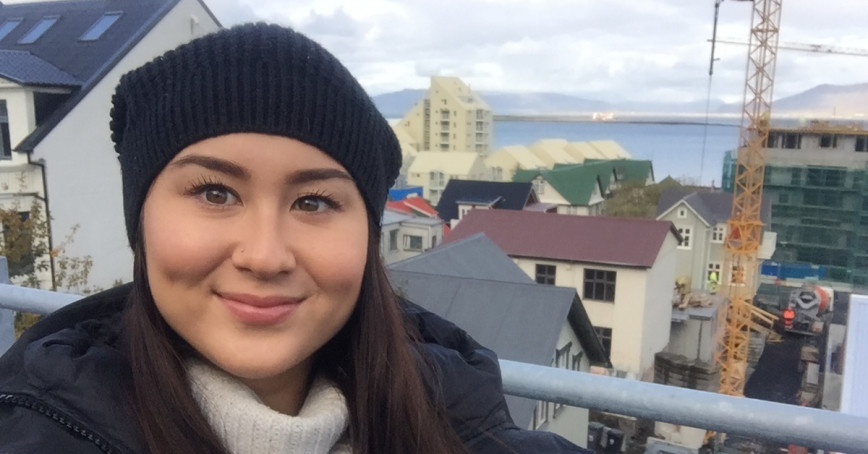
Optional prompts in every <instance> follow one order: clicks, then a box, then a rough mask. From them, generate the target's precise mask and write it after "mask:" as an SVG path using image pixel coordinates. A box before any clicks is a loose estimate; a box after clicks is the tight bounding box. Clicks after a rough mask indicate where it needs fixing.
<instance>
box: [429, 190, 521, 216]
mask: <svg viewBox="0 0 868 454" xmlns="http://www.w3.org/2000/svg"><path fill="white" fill-rule="evenodd" d="M531 187H532V185H531V183H512V182H508V183H504V182H497V181H473V180H449V183H447V184H446V188H445V189H444V190H443V194H442V195H441V196H440V201H439V202H438V203H437V213H438V214H440V218H441V219H443V220H445V221H446V222H449V221H451V220H453V219H458V202H459V201H472V200H479V201H484V202H482V203H490V202H491V201H496V202H497V203H496V204H495V205H494V207H493V208H498V209H501V210H521V209H522V208H524V206H525V205H526V204H527V202H528V198H530V196H531V194H532V189H531ZM498 199H499V200H498Z"/></svg>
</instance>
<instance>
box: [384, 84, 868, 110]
mask: <svg viewBox="0 0 868 454" xmlns="http://www.w3.org/2000/svg"><path fill="white" fill-rule="evenodd" d="M426 91H427V90H424V89H405V90H400V91H396V92H391V93H384V94H381V95H377V96H374V97H373V100H374V103H375V104H376V105H377V107H378V108H379V109H380V112H382V113H383V115H385V116H386V117H388V118H397V117H402V116H403V115H404V114H405V113H406V112H407V111H408V110H410V108H411V107H413V104H415V103H416V102H417V101H419V100H420V99H422V98H423V97H424V96H425V93H426ZM479 95H480V96H481V97H482V98H483V99H484V100H485V101H486V102H487V103H488V105H489V106H491V108H492V109H493V110H494V113H495V114H496V115H587V114H591V113H593V112H613V113H622V114H630V113H635V114H668V115H671V114H704V113H705V108H706V102H705V101H696V102H607V101H601V100H596V99H588V98H582V97H577V96H572V95H566V94H561V93H504V92H485V91H482V92H479ZM773 111H774V112H775V113H776V114H778V115H783V116H813V117H861V116H862V115H864V114H865V113H866V111H868V83H866V84H857V85H820V86H817V87H814V88H811V89H810V90H807V91H804V92H802V93H798V94H796V95H793V96H788V97H785V98H781V99H779V100H775V101H774V104H773ZM710 112H711V113H712V114H724V115H725V114H733V115H738V114H740V113H741V104H740V103H733V104H726V103H723V102H721V101H719V100H711V103H710Z"/></svg>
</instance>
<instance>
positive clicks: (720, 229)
mask: <svg viewBox="0 0 868 454" xmlns="http://www.w3.org/2000/svg"><path fill="white" fill-rule="evenodd" d="M725 236H726V226H725V225H718V226H715V227H714V230H713V231H712V232H711V242H712V243H723V239H724V237H725Z"/></svg>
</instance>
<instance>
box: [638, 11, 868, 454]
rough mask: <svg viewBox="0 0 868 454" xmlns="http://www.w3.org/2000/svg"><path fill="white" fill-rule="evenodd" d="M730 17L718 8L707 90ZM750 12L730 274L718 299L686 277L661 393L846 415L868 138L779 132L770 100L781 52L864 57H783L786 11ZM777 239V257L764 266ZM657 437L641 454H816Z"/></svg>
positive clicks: (689, 431) (860, 285) (727, 181)
mask: <svg viewBox="0 0 868 454" xmlns="http://www.w3.org/2000/svg"><path fill="white" fill-rule="evenodd" d="M735 1H739V0H735ZM722 3H723V0H716V1H715V24H714V35H713V38H712V40H711V42H712V56H711V64H710V68H709V86H710V84H711V77H712V76H713V74H714V62H715V54H714V53H715V50H714V49H715V46H716V45H717V44H718V41H717V36H716V35H717V20H718V15H719V10H720V7H721V4H722ZM750 3H751V4H752V18H751V32H750V39H749V41H748V42H744V43H740V44H747V45H748V55H747V67H748V68H747V73H746V78H745V98H744V104H743V120H742V127H741V135H740V140H739V143H738V148H737V150H734V151H732V152H729V153H728V154H727V156H726V157H725V159H724V162H723V169H722V170H723V171H722V176H723V178H722V180H721V184H722V189H723V190H724V191H725V192H728V193H730V194H732V210H731V213H730V216H729V219H728V221H726V230H725V232H726V233H725V237H724V238H723V243H724V249H725V253H724V260H723V263H722V266H720V267H718V268H712V267H711V266H710V265H709V266H708V270H707V272H708V275H709V276H713V279H712V278H710V279H709V280H713V281H714V282H713V284H714V285H708V286H706V285H705V283H701V284H699V285H697V283H695V282H694V283H693V285H691V283H690V277H686V280H685V281H683V282H678V283H677V284H676V294H675V297H674V299H673V319H672V330H671V337H670V344H669V347H668V348H667V350H666V351H664V352H661V353H658V354H657V355H656V358H655V369H654V381H655V382H656V383H660V384H665V385H670V386H679V387H685V388H691V389H698V390H704V391H711V392H719V393H723V394H727V395H732V396H742V397H748V398H752V399H759V400H765V401H771V402H778V403H783V404H789V405H794V406H803V407H813V408H821V409H824V410H829V411H841V410H842V408H841V406H842V405H841V404H842V391H841V382H842V378H841V377H842V375H841V374H842V369H843V358H844V352H843V345H844V343H845V338H846V330H847V320H848V310H849V302H850V296H851V294H852V293H853V292H857V293H864V290H865V288H866V285H868V267H866V265H868V243H866V242H868V228H866V227H868V199H866V191H868V176H866V170H868V130H866V129H865V126H864V125H863V124H861V123H843V122H840V121H834V120H832V121H827V120H806V121H793V120H780V121H779V120H776V119H775V117H774V115H773V108H772V99H773V93H774V82H775V69H776V65H777V59H778V51H779V49H790V50H797V51H809V52H824V53H842V54H855V55H863V56H864V55H868V53H864V52H855V51H853V50H840V49H835V48H832V47H827V46H817V45H808V44H806V45H798V44H788V45H786V46H784V45H779V42H778V36H779V32H780V27H781V8H782V4H783V3H786V2H785V0H753V1H751V2H750ZM721 42H724V41H723V40H721ZM767 205H770V206H771V214H770V220H769V219H768V217H764V215H766V214H767V211H766V210H765V209H764V207H766V206H767ZM769 233H771V234H772V237H771V238H772V239H773V241H772V243H775V241H774V239H775V236H776V245H775V247H774V252H773V255H772V256H771V258H770V260H769V259H768V258H767V257H764V258H763V259H765V260H763V259H761V258H760V257H759V255H760V250H761V243H763V242H764V240H765V242H768V240H767V238H769V237H768V234H769ZM718 284H719V288H718ZM697 289H701V290H697ZM640 425H641V424H640ZM652 430H653V434H654V436H652V437H648V438H647V441H646V442H645V444H644V446H642V447H638V446H637V447H636V448H635V449H634V451H635V452H645V453H670V454H674V453H684V454H687V453H772V452H775V453H778V452H789V453H791V454H796V453H808V452H815V451H812V450H809V449H808V448H805V447H802V446H798V445H796V444H786V443H772V442H768V441H767V440H763V439H760V438H746V437H738V436H727V435H726V434H723V433H716V432H713V431H706V430H703V429H699V428H690V427H685V426H677V425H672V424H661V423H656V424H655V425H654V427H653V429H652V428H650V427H646V428H645V432H647V433H651V431H652ZM639 435H641V431H640V430H635V431H633V433H632V434H631V436H634V437H635V436H639Z"/></svg>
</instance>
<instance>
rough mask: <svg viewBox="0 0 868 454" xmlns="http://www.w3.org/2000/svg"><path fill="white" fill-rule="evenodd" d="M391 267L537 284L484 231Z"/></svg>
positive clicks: (445, 274) (401, 269) (444, 274)
mask: <svg viewBox="0 0 868 454" xmlns="http://www.w3.org/2000/svg"><path fill="white" fill-rule="evenodd" d="M389 269H392V270H399V271H415V272H420V273H430V274H439V275H442V276H454V277H468V278H473V279H484V280H489V281H499V282H512V283H520V284H533V283H535V282H534V280H533V279H531V278H530V276H528V275H527V274H525V273H524V271H522V270H521V268H519V267H518V266H516V264H515V263H513V261H512V259H511V258H509V256H508V255H506V253H504V252H503V251H502V250H501V249H500V248H499V247H497V245H496V244H494V241H491V240H490V239H489V238H488V237H487V236H485V234H484V233H479V234H476V235H473V236H471V237H468V238H465V239H463V240H461V241H456V242H454V243H449V244H445V245H442V246H438V247H435V248H434V249H432V250H430V251H428V252H426V253H425V254H420V255H417V256H415V257H411V258H409V259H407V260H402V261H400V262H397V263H393V264H392V265H389Z"/></svg>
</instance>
